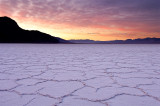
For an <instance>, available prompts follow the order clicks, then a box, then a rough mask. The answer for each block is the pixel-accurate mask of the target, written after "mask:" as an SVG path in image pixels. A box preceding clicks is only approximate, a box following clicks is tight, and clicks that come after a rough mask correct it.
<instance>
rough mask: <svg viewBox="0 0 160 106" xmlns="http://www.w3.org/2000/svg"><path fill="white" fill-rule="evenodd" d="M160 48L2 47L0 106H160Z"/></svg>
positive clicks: (2, 45) (0, 54)
mask: <svg viewBox="0 0 160 106" xmlns="http://www.w3.org/2000/svg"><path fill="white" fill-rule="evenodd" d="M159 63H160V45H103V44H101V45H94V44H93V45H89V44H88V45H87V44H82V45H78V44H77V45H74V44H73V45H72V44H71V45H69V44H68V45H64V44H53V45H52V44H0V97H1V99H0V106H160V64H159Z"/></svg>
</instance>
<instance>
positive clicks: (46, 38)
mask: <svg viewBox="0 0 160 106" xmlns="http://www.w3.org/2000/svg"><path fill="white" fill-rule="evenodd" d="M0 43H70V42H69V41H66V40H64V39H61V38H58V37H53V36H51V35H49V34H46V33H43V32H40V31H36V30H24V29H22V28H20V27H19V26H18V24H17V23H16V21H14V20H13V19H11V18H9V17H0Z"/></svg>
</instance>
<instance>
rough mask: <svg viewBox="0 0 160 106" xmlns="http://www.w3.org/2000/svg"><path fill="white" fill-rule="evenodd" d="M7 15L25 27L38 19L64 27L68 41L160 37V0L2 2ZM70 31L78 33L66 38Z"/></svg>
mask: <svg viewBox="0 0 160 106" xmlns="http://www.w3.org/2000/svg"><path fill="white" fill-rule="evenodd" d="M4 15H6V16H9V17H13V18H15V19H16V20H17V21H18V22H21V23H23V24H25V21H26V22H28V21H30V22H34V21H35V20H36V21H37V23H42V24H45V25H46V26H47V25H48V26H49V27H50V28H53V29H54V28H55V29H56V27H57V26H58V27H60V26H61V27H62V33H60V32H59V33H60V34H64V35H63V36H62V35H59V36H60V37H61V36H62V37H64V38H66V39H69V38H70V39H72V38H81V37H82V38H85V37H84V36H86V38H89V39H97V40H102V38H103V39H104V38H105V37H106V38H105V39H106V40H107V39H109V38H110V39H124V38H126V39H127V38H137V37H160V0H0V16H4ZM20 20H21V21H20ZM23 20H25V21H23ZM26 24H27V23H26ZM35 25H36V24H35ZM66 26H69V27H66ZM25 28H26V29H27V27H25ZM67 28H68V29H67ZM70 28H72V29H75V30H74V31H69V33H70V35H69V34H68V35H66V36H69V37H65V34H66V33H67V32H66V31H67V30H70ZM82 28H84V31H83V32H82V31H81V32H80V30H81V29H82ZM87 29H88V30H89V32H87ZM95 30H96V31H95ZM107 31H108V32H107ZM46 32H47V30H46ZM55 32H56V31H55ZM57 32H58V30H57ZM72 32H73V33H72ZM47 33H50V34H51V35H54V34H52V33H54V32H51V31H50V32H49V31H48V32H47ZM88 33H95V34H97V33H99V35H96V37H95V36H93V35H87V34H88ZM57 34H58V33H57ZM75 34H76V37H75V36H74V35H75ZM77 36H78V37H77ZM92 36H93V38H92ZM98 36H99V38H98ZM102 36H103V37H102Z"/></svg>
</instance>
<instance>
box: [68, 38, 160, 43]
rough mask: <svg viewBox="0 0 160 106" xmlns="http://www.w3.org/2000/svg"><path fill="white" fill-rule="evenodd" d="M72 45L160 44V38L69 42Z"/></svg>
mask: <svg viewBox="0 0 160 106" xmlns="http://www.w3.org/2000/svg"><path fill="white" fill-rule="evenodd" d="M69 41H70V42H72V43H80V44H160V38H144V39H133V40H132V39H127V40H114V41H94V40H88V39H86V40H69Z"/></svg>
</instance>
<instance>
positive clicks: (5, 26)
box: [0, 17, 160, 44]
mask: <svg viewBox="0 0 160 106" xmlns="http://www.w3.org/2000/svg"><path fill="white" fill-rule="evenodd" d="M0 43H51V44H52V43H66V44H68V43H71V44H72V43H73V44H160V38H143V39H140V38H138V39H127V40H113V41H94V40H89V39H86V40H64V39H61V38H59V37H54V36H51V35H49V34H46V33H43V32H40V31H37V30H24V29H22V28H20V27H19V26H18V24H17V22H16V21H14V20H13V19H11V18H9V17H0Z"/></svg>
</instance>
